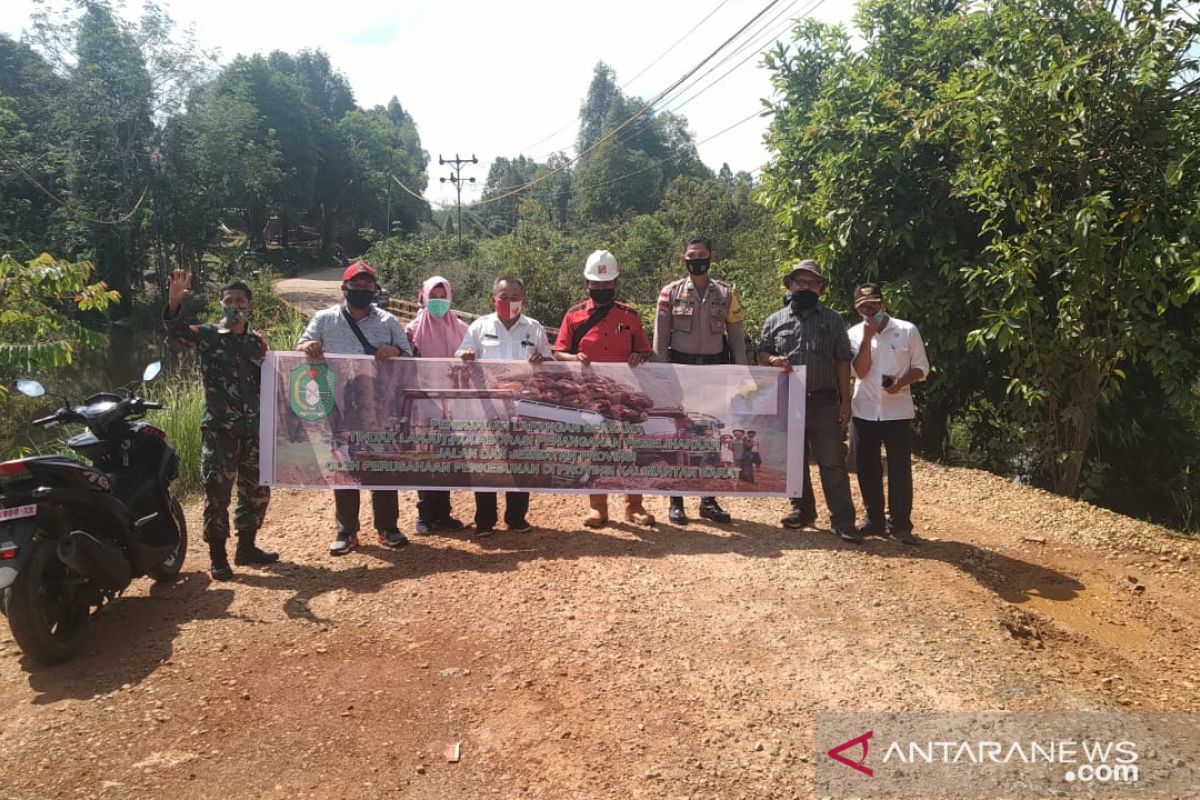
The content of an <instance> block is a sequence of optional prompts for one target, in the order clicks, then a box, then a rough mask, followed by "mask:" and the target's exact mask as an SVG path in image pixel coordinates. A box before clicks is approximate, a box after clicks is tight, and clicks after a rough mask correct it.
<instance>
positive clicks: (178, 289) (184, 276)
mask: <svg viewBox="0 0 1200 800" xmlns="http://www.w3.org/2000/svg"><path fill="white" fill-rule="evenodd" d="M191 293H192V273H190V272H188V271H187V270H185V269H177V270H173V271H172V272H171V277H170V278H169V279H168V280H167V305H168V306H170V307H171V308H178V307H179V304H180V303H182V302H183V300H184V298H185V297H187V296H188V295H190V294H191Z"/></svg>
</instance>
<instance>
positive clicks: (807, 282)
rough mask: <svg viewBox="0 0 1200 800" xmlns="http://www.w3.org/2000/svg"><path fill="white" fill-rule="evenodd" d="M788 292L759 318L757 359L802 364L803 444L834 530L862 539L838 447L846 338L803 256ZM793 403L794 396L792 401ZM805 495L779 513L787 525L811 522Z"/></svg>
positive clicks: (845, 413) (846, 400)
mask: <svg viewBox="0 0 1200 800" xmlns="http://www.w3.org/2000/svg"><path fill="white" fill-rule="evenodd" d="M783 285H784V287H786V288H787V289H788V291H790V292H791V303H790V304H789V305H788V307H787V308H783V309H780V310H779V311H776V312H775V313H774V314H772V315H771V316H769V317H767V319H766V322H764V323H763V329H762V340H761V341H760V343H759V345H758V363H759V364H760V365H761V366H764V367H767V366H771V367H782V368H783V369H785V370H788V371H791V369H792V365H793V364H795V365H797V366H800V365H803V366H805V367H806V368H807V369H806V387H805V388H806V389H807V391H808V397H807V398H804V400H803V402H805V412H804V413H805V423H804V429H805V434H806V439H807V445H806V447H807V448H808V449H809V450H810V452H811V454H812V458H813V460H814V461H816V462H817V466H819V467H820V470H821V488H823V489H824V490H825V502H826V503H827V504H828V506H829V517H830V522H831V527H832V528H833V531H834V533H836V534H838V535H839V536H841V537H842V539H844V540H845V541H847V542H861V541H862V536H861V535H860V534H859V533H858V531H857V530H856V528H855V519H854V500H853V499H852V498H851V497H850V475H849V473H848V471H847V469H846V454H845V451H844V449H843V447H842V442H843V441H844V438H845V430H846V426H847V425H848V424H849V423H850V338H849V336H848V335H847V334H846V324H845V323H844V322H843V321H842V318H841V316H839V315H838V313H837V312H836V311H834V310H833V309H831V308H826V307H825V306H823V305H821V301H820V297H821V292H823V291H825V287H826V286H827V285H828V281H826V280H825V276H824V274H822V272H821V268H820V267H819V266H817V262H815V261H811V260H807V259H806V260H804V261H801V262H799V263H797V264H796V266H795V267H794V268H793V269H792V271H791V272H789V273H788V274H787V275H785V276H784V278H783ZM793 402H795V401H793ZM806 502H808V503H810V504H811V500H808V499H807V498H801V497H796V498H792V512H791V513H790V514H788V515H787V516H786V517H784V518H783V525H784V527H787V528H802V527H805V526H806V525H808V524H810V523H811V522H812V519H811V517H812V516H815V513H816V512H815V506H814V507H812V509H813V510H812V511H811V512H809V510H808V509H806V508H805V503H806Z"/></svg>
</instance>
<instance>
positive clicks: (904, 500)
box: [849, 283, 929, 544]
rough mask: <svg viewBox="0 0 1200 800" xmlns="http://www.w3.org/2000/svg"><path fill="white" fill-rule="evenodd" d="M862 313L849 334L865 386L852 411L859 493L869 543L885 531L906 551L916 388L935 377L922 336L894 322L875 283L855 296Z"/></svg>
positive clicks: (859, 387) (858, 388)
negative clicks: (883, 453) (884, 457)
mask: <svg viewBox="0 0 1200 800" xmlns="http://www.w3.org/2000/svg"><path fill="white" fill-rule="evenodd" d="M854 310H855V311H857V312H858V314H859V316H861V317H862V320H863V321H862V322H860V323H858V324H857V325H855V326H854V327H852V328H851V329H850V331H849V336H850V350H851V352H852V353H853V354H854V360H853V361H852V362H851V367H852V369H853V370H854V376H855V378H856V379H857V380H856V383H855V386H854V397H853V399H852V400H851V402H850V411H851V414H852V418H853V424H854V435H855V442H856V445H855V458H854V464H855V468H856V469H857V471H858V488H859V491H860V492H861V493H862V499H863V505H864V506H865V507H866V513H867V518H866V519H865V520H863V521H862V522H861V523H859V525H858V532H859V534H860V535H862V536H869V535H875V536H882V535H883V534H884V532H885V530H886V531H887V532H888V533H890V534H891V535H892V537H893V538H895V539H898V540H900V541H901V542H904V543H905V544H916V543H917V539H916V538H915V537H914V536H913V533H912V527H913V526H912V495H913V490H912V436H911V432H910V425H911V421H912V418H913V416H914V409H913V400H912V390H911V389H910V388H909V387H910V386H911V385H912V384H914V383H917V382H918V381H923V380H925V376H926V375H928V374H929V359H928V358H927V357H926V356H925V343H924V342H922V341H921V333H920V331H918V330H917V326H916V325H913V324H912V323H911V322H905V321H904V320H902V319H896V318H895V317H891V316H888V313H887V301H885V300H884V299H883V292H882V291H881V290H880V288H879V285H878V284H875V283H864V284H862V285H861V286H859V287H858V288H856V289H855V290H854ZM881 447H886V448H887V464H888V469H887V472H888V512H889V517H888V520H887V524H886V528H885V526H884V517H883V466H882V463H881V460H880V456H881Z"/></svg>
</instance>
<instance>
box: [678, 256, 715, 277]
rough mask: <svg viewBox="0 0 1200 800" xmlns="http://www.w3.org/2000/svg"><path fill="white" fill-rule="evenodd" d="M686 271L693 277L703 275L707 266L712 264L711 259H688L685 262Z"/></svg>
mask: <svg viewBox="0 0 1200 800" xmlns="http://www.w3.org/2000/svg"><path fill="white" fill-rule="evenodd" d="M684 263H685V264H687V271H688V272H690V273H692V274H693V275H703V274H704V273H706V272H708V267H709V264H711V263H712V259H711V258H689V259H687V260H686V261H685V262H684Z"/></svg>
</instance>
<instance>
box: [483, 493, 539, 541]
mask: <svg viewBox="0 0 1200 800" xmlns="http://www.w3.org/2000/svg"><path fill="white" fill-rule="evenodd" d="M528 511H529V492H505V493H504V524H505V525H516V524H517V523H519V522H524V521H525V514H526V513H528ZM497 519H498V518H497V516H496V493H495V492H476V493H475V529H476V530H479V531H486V530H491V529H492V528H494V527H496V520H497Z"/></svg>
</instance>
